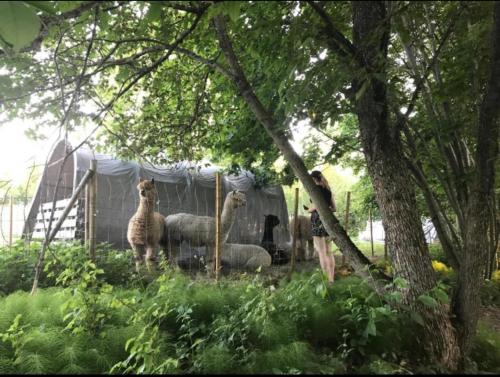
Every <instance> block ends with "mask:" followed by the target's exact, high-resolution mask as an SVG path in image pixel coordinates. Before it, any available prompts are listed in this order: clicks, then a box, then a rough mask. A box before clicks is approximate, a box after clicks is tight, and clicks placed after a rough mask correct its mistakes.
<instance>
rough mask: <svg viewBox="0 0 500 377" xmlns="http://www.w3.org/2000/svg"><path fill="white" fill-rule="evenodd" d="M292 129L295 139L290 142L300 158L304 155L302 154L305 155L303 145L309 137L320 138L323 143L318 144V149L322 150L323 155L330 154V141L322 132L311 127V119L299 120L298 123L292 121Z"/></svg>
mask: <svg viewBox="0 0 500 377" xmlns="http://www.w3.org/2000/svg"><path fill="white" fill-rule="evenodd" d="M290 129H291V130H292V135H293V139H291V140H290V144H291V145H292V147H293V149H294V150H295V152H297V153H298V154H299V155H300V156H301V155H302V153H304V148H303V146H302V143H303V141H304V139H306V138H307V137H308V136H316V137H318V138H319V139H320V140H321V142H320V143H319V144H318V148H320V149H321V153H322V154H327V153H328V151H329V149H330V143H329V142H328V140H329V139H328V138H326V137H325V136H324V135H323V134H321V133H320V132H318V131H316V130H315V129H314V128H313V127H311V122H310V120H309V119H305V120H299V121H298V122H295V121H292V124H291V125H290Z"/></svg>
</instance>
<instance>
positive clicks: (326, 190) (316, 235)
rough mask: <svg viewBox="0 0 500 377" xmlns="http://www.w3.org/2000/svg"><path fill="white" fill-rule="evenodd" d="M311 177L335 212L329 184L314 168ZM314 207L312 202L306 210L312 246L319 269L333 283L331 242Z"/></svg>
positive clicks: (333, 264) (333, 262) (333, 269)
mask: <svg viewBox="0 0 500 377" xmlns="http://www.w3.org/2000/svg"><path fill="white" fill-rule="evenodd" d="M311 177H312V179H313V181H314V183H316V184H317V185H318V186H319V188H320V189H321V193H322V194H323V197H324V198H325V200H326V202H327V203H329V205H330V209H331V210H332V211H333V212H335V211H336V208H335V200H334V198H333V195H332V190H331V189H330V185H329V184H328V181H327V180H326V178H325V176H324V175H323V174H322V173H321V172H320V171H318V170H314V171H313V172H311ZM314 207H316V206H315V205H314V204H313V208H309V209H308V210H307V211H308V212H309V213H311V226H312V235H313V241H314V248H315V249H316V251H317V253H318V256H319V263H320V265H321V269H322V270H323V272H324V273H325V274H326V276H327V278H328V281H329V282H330V283H333V280H334V275H335V258H334V256H333V253H332V250H331V243H330V241H329V240H327V237H328V233H327V232H326V229H325V227H324V225H323V223H322V222H321V219H320V217H319V213H318V211H317V210H316V208H314Z"/></svg>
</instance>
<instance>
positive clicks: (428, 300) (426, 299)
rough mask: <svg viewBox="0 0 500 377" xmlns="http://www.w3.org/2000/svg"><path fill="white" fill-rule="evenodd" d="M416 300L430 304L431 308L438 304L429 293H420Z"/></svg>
mask: <svg viewBox="0 0 500 377" xmlns="http://www.w3.org/2000/svg"><path fill="white" fill-rule="evenodd" d="M418 300H419V301H420V302H422V303H423V304H424V305H427V306H430V307H431V308H435V307H437V306H438V302H437V301H436V300H435V299H434V298H433V297H431V296H429V295H420V296H419V297H418Z"/></svg>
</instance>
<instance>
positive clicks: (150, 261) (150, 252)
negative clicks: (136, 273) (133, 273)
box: [146, 246, 156, 274]
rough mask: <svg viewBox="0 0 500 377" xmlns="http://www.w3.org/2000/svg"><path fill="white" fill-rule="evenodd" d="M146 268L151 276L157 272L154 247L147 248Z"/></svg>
mask: <svg viewBox="0 0 500 377" xmlns="http://www.w3.org/2000/svg"><path fill="white" fill-rule="evenodd" d="M146 267H147V269H148V273H149V274H154V273H155V272H156V250H155V247H154V246H147V248H146Z"/></svg>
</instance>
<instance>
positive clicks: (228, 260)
mask: <svg viewBox="0 0 500 377" xmlns="http://www.w3.org/2000/svg"><path fill="white" fill-rule="evenodd" d="M221 262H222V263H223V264H228V265H229V268H241V269H248V270H256V269H257V268H259V267H260V266H262V267H269V266H270V265H271V255H270V254H269V253H268V252H267V251H266V249H264V248H263V247H260V246H257V245H242V244H236V243H226V244H223V245H222V251H221Z"/></svg>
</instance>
